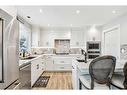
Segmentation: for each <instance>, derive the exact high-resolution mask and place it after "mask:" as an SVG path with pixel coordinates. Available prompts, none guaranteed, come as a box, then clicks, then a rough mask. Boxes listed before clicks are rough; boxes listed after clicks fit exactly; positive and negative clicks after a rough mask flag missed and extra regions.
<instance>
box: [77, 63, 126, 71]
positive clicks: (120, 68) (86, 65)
mask: <svg viewBox="0 0 127 95" xmlns="http://www.w3.org/2000/svg"><path fill="white" fill-rule="evenodd" d="M91 61H92V60H88V62H87V63H84V62H78V61H77V63H76V65H77V68H78V69H79V70H80V71H81V72H86V71H87V72H88V71H89V64H90V62H91ZM125 62H127V61H126V60H119V61H117V62H116V66H115V72H121V71H123V67H124V64H125Z"/></svg>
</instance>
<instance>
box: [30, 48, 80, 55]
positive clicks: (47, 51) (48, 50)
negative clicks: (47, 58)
mask: <svg viewBox="0 0 127 95" xmlns="http://www.w3.org/2000/svg"><path fill="white" fill-rule="evenodd" d="M31 53H32V54H55V49H54V48H42V47H37V48H36V47H35V48H31ZM69 54H81V49H80V48H70V50H69Z"/></svg>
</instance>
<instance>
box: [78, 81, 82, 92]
mask: <svg viewBox="0 0 127 95" xmlns="http://www.w3.org/2000/svg"><path fill="white" fill-rule="evenodd" d="M81 89H82V83H81V81H80V80H79V90H81Z"/></svg>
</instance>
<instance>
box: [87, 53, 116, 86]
mask: <svg viewBox="0 0 127 95" xmlns="http://www.w3.org/2000/svg"><path fill="white" fill-rule="evenodd" d="M115 65H116V58H115V57H114V56H110V55H107V56H101V57H97V58H95V59H94V60H93V61H92V62H91V63H90V67H89V73H90V76H91V82H92V83H91V85H92V86H93V85H94V81H96V82H97V83H99V84H109V83H110V81H111V78H112V75H113V73H114V69H115Z"/></svg>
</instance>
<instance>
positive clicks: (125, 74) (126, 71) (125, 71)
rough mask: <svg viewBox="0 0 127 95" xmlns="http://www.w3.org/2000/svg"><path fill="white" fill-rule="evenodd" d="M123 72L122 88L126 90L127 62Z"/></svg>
mask: <svg viewBox="0 0 127 95" xmlns="http://www.w3.org/2000/svg"><path fill="white" fill-rule="evenodd" d="M123 72H124V76H125V80H124V83H123V85H124V88H125V89H127V62H126V63H125V65H124V68H123Z"/></svg>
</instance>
